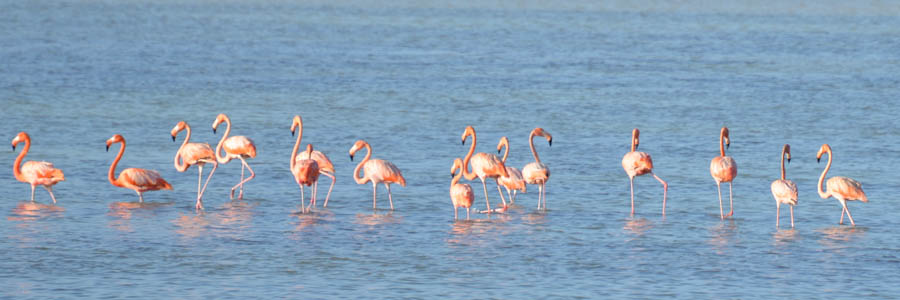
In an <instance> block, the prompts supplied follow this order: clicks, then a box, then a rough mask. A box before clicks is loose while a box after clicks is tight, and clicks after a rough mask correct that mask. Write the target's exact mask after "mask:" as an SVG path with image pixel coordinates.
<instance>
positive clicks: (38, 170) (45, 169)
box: [22, 161, 65, 185]
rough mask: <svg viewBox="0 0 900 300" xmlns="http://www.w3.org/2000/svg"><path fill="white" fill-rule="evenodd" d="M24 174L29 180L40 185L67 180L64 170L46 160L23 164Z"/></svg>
mask: <svg viewBox="0 0 900 300" xmlns="http://www.w3.org/2000/svg"><path fill="white" fill-rule="evenodd" d="M22 174H23V175H25V180H27V182H29V183H32V184H38V185H53V184H56V183H57V182H59V181H63V180H65V176H64V175H63V172H62V171H61V170H60V169H57V168H55V167H53V164H52V163H50V162H46V161H27V162H25V163H24V164H23V165H22Z"/></svg>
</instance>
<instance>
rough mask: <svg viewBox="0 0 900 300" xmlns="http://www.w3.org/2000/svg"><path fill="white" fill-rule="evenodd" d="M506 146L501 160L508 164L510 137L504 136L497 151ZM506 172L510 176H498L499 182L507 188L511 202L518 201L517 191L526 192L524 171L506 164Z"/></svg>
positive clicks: (507, 194)
mask: <svg viewBox="0 0 900 300" xmlns="http://www.w3.org/2000/svg"><path fill="white" fill-rule="evenodd" d="M503 147H506V151H505V152H503V158H501V159H500V161H502V162H503V164H504V165H506V158H507V157H509V139H508V138H506V137H505V136H504V137H501V138H500V143H499V144H497V153H500V150H501V149H503ZM506 174H509V176H500V177H499V178H497V182H498V183H499V184H500V185H502V186H503V188H504V189H506V196H507V197H509V203H510V204H512V203H516V193H517V192H518V191H522V192H523V193H526V192H527V190H526V186H527V185H526V184H525V178H524V177H522V171H519V169H517V168H516V167H510V166H506Z"/></svg>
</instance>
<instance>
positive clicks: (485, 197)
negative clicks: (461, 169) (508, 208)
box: [481, 178, 540, 212]
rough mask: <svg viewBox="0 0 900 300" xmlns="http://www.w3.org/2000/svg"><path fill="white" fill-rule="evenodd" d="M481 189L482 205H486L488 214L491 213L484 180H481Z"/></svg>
mask: <svg viewBox="0 0 900 300" xmlns="http://www.w3.org/2000/svg"><path fill="white" fill-rule="evenodd" d="M481 187H483V188H484V203H485V204H486V205H487V211H488V212H490V211H491V201H488V194H487V183H484V178H481ZM538 205H540V203H538Z"/></svg>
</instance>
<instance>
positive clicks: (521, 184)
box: [499, 167, 526, 193]
mask: <svg viewBox="0 0 900 300" xmlns="http://www.w3.org/2000/svg"><path fill="white" fill-rule="evenodd" d="M506 173H507V174H509V176H501V177H500V178H499V182H500V185H502V186H504V187H506V188H508V189H510V190H518V191H521V192H523V193H524V192H526V190H525V189H526V187H525V186H526V185H525V177H523V176H522V172H521V171H519V169H516V168H514V167H506Z"/></svg>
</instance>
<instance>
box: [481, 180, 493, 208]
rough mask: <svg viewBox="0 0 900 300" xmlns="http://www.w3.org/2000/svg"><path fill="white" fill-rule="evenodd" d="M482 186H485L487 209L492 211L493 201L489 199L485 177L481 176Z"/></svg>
mask: <svg viewBox="0 0 900 300" xmlns="http://www.w3.org/2000/svg"><path fill="white" fill-rule="evenodd" d="M481 186H482V187H483V188H484V203H485V204H486V205H487V211H488V212H490V211H491V201H489V200H488V194H487V183H484V178H481Z"/></svg>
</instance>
